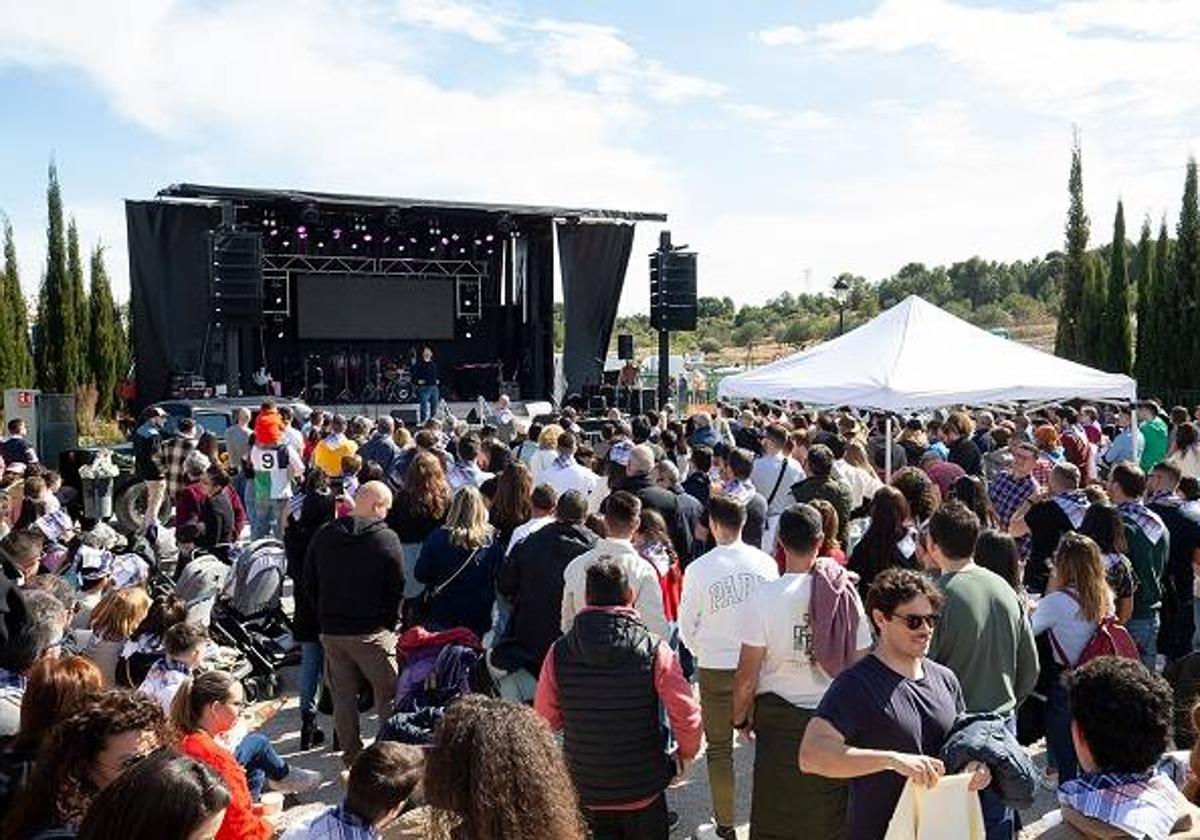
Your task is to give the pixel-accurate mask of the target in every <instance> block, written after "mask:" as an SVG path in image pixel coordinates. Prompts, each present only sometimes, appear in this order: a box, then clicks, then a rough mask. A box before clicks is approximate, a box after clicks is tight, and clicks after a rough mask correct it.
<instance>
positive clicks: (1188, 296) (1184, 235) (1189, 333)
mask: <svg viewBox="0 0 1200 840" xmlns="http://www.w3.org/2000/svg"><path fill="white" fill-rule="evenodd" d="M1177 240H1178V241H1177V243H1176V246H1175V285H1176V287H1177V288H1178V290H1179V309H1178V310H1177V311H1178V313H1179V318H1180V323H1179V327H1178V332H1177V333H1176V335H1177V337H1178V338H1177V340H1178V341H1180V343H1181V345H1182V346H1181V348H1180V356H1181V357H1182V358H1181V361H1182V362H1183V364H1184V367H1182V368H1181V369H1180V373H1181V374H1182V378H1181V379H1180V381H1178V382H1176V383H1175V387H1176V388H1190V387H1192V384H1193V381H1192V376H1191V373H1192V372H1193V371H1195V370H1196V365H1197V364H1198V363H1200V337H1197V336H1196V330H1197V329H1200V317H1198V316H1197V313H1196V304H1197V302H1198V301H1200V206H1198V205H1197V196H1196V159H1195V158H1189V159H1188V165H1187V177H1186V178H1185V179H1184V185H1183V207H1182V208H1180V211H1179V226H1178V228H1177Z"/></svg>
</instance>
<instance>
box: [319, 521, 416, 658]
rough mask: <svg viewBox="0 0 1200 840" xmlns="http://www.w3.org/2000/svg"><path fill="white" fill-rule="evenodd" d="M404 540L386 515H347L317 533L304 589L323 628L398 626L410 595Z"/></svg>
mask: <svg viewBox="0 0 1200 840" xmlns="http://www.w3.org/2000/svg"><path fill="white" fill-rule="evenodd" d="M403 562H404V554H403V552H402V551H401V548H400V540H399V538H398V537H397V536H396V535H395V533H393V531H392V529H391V528H389V527H388V526H387V523H385V522H384V521H383V520H382V519H373V518H368V517H359V516H343V517H341V518H340V519H335V520H334V521H333V522H330V523H328V524H326V525H324V526H323V527H322V528H321V529H320V530H319V531H317V533H316V534H315V535H314V536H313V539H312V543H311V544H310V545H309V547H308V552H307V554H306V556H305V561H304V589H305V591H307V592H308V596H309V599H310V600H311V602H312V603H313V604H314V605H315V606H316V609H317V624H318V627H319V628H320V631H321V632H322V633H329V634H331V635H334V636H362V635H366V634H369V633H375V632H377V631H379V630H394V629H395V627H396V621H397V619H398V618H399V615H400V600H401V598H402V597H403V596H404V566H403Z"/></svg>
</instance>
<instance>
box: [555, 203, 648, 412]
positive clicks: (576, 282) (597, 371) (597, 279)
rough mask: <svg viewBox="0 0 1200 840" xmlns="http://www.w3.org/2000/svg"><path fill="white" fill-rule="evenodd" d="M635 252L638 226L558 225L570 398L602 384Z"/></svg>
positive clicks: (565, 360) (564, 370)
mask: <svg viewBox="0 0 1200 840" xmlns="http://www.w3.org/2000/svg"><path fill="white" fill-rule="evenodd" d="M632 250H633V225H630V224H616V223H609V222H604V223H591V222H589V223H584V224H560V225H558V255H559V266H560V268H561V269H562V283H563V315H564V321H565V326H566V336H565V340H564V342H563V377H564V378H565V379H566V382H567V393H568V394H579V393H582V392H583V388H584V386H585V385H598V384H600V381H601V378H602V376H603V373H604V358H605V356H607V355H608V342H609V340H610V339H611V338H612V329H613V323H614V322H615V321H616V318H617V304H618V303H619V302H620V300H621V287H622V286H623V285H624V284H625V269H626V267H627V266H628V265H629V254H630V251H632Z"/></svg>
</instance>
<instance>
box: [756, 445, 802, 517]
mask: <svg viewBox="0 0 1200 840" xmlns="http://www.w3.org/2000/svg"><path fill="white" fill-rule="evenodd" d="M762 443H763V454H762V455H759V456H758V457H757V458H755V459H754V467H753V469H751V471H750V483H751V484H753V485H754V489H755V490H757V491H758V492H759V493H761V494H762V497H763V498H764V499H766V500H767V520H768V522H770V521H771V520H774V519H778V518H779V515H780V514H781V513H783V512H784V511H785V510H787V509H788V507H789V506H790V505H792V504H793V502H794V501H795V500H794V499H793V498H792V494H791V492H789V491H790V490H791V486H792V485H793V484H795V483H796V482H798V481H803V480H804V468H803V467H801V466H800V465H799V464H797V463H796V462H795V461H794V460H792V458H791V457H789V456H788V455H787V454H786V450H787V443H788V433H787V429H785V428H784V427H783V426H780V425H778V424H772V425H770V426H768V427H767V432H766V434H765V435H764V436H763V442H762Z"/></svg>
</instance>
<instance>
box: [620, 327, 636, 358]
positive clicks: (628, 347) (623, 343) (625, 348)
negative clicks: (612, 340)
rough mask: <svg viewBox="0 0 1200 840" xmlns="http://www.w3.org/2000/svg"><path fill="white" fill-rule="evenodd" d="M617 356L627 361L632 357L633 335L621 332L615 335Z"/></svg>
mask: <svg viewBox="0 0 1200 840" xmlns="http://www.w3.org/2000/svg"><path fill="white" fill-rule="evenodd" d="M617 358H619V359H620V360H621V361H623V362H627V361H629V360H631V359H632V358H633V335H631V334H630V333H621V334H619V335H618V336H617Z"/></svg>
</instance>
